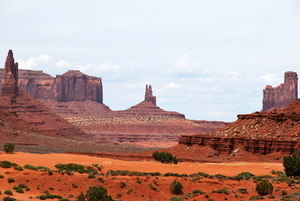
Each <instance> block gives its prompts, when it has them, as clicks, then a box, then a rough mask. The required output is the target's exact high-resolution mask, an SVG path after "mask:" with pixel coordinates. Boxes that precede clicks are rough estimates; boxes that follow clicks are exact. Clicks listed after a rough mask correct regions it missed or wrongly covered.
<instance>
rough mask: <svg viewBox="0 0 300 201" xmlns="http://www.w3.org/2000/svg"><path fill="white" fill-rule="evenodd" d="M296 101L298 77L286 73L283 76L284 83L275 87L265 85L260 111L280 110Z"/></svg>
mask: <svg viewBox="0 0 300 201" xmlns="http://www.w3.org/2000/svg"><path fill="white" fill-rule="evenodd" d="M297 99H298V75H297V73H296V72H292V71H287V72H285V74H284V83H282V84H280V85H279V86H277V87H272V86H270V85H267V86H266V87H265V89H264V90H263V108H262V111H269V110H272V109H281V108H284V107H286V106H287V105H288V104H290V103H292V102H294V101H296V100H297Z"/></svg>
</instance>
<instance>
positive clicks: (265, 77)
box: [260, 74, 278, 82]
mask: <svg viewBox="0 0 300 201" xmlns="http://www.w3.org/2000/svg"><path fill="white" fill-rule="evenodd" d="M260 79H262V80H266V81H269V82H271V81H275V80H278V79H277V78H276V77H275V75H273V74H267V75H264V76H262V77H260Z"/></svg>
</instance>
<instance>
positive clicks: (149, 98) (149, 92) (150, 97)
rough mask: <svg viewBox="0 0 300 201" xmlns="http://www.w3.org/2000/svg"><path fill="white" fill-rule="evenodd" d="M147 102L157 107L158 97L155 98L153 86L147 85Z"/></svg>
mask: <svg viewBox="0 0 300 201" xmlns="http://www.w3.org/2000/svg"><path fill="white" fill-rule="evenodd" d="M145 101H147V102H151V103H152V104H153V105H155V106H156V96H153V93H152V86H151V85H149V86H148V85H146V91H145Z"/></svg>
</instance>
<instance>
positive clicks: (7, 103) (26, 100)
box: [0, 50, 89, 138]
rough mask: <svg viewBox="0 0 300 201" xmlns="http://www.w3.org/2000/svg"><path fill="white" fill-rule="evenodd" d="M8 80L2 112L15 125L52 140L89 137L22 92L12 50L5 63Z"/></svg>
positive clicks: (0, 106)
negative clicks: (52, 138) (54, 137)
mask: <svg viewBox="0 0 300 201" xmlns="http://www.w3.org/2000/svg"><path fill="white" fill-rule="evenodd" d="M4 72H5V78H4V83H3V86H2V94H1V96H0V111H1V114H5V115H4V118H5V119H3V120H2V121H6V122H7V120H8V119H9V121H10V124H11V125H17V126H18V127H19V126H21V127H22V128H27V130H30V131H32V132H35V131H38V132H41V133H43V134H45V135H50V136H64V137H66V138H74V137H84V136H85V137H86V136H89V135H87V134H85V133H84V132H83V131H81V130H80V129H78V128H76V127H75V126H73V125H72V124H71V123H69V122H68V121H67V120H65V119H63V118H61V117H60V116H58V115H57V114H55V113H54V112H53V111H51V110H50V109H49V108H47V107H46V106H45V105H43V104H41V103H40V102H39V101H37V100H36V99H34V98H33V97H32V96H30V95H28V94H26V93H25V92H23V91H21V90H19V89H18V66H17V65H16V64H14V58H13V53H12V51H11V50H10V51H9V53H8V56H7V59H6V63H5V68H4Z"/></svg>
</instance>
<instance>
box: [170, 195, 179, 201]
mask: <svg viewBox="0 0 300 201" xmlns="http://www.w3.org/2000/svg"><path fill="white" fill-rule="evenodd" d="M170 201H181V197H179V196H172V197H170Z"/></svg>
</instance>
